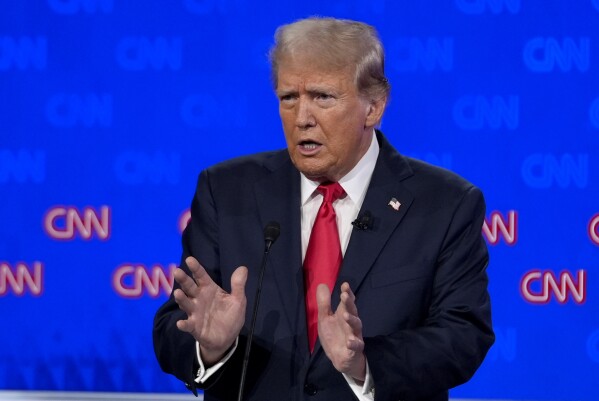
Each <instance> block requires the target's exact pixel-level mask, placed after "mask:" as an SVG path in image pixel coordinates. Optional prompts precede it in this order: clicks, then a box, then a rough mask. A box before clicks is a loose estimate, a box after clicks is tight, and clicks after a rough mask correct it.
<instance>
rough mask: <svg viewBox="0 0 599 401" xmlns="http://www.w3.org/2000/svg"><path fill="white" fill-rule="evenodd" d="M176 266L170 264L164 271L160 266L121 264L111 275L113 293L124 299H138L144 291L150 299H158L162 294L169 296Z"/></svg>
mask: <svg viewBox="0 0 599 401" xmlns="http://www.w3.org/2000/svg"><path fill="white" fill-rule="evenodd" d="M176 268H177V265H176V264H174V263H170V264H169V265H168V270H167V271H166V270H165V268H163V267H162V266H161V265H158V264H156V265H153V266H152V267H151V268H147V267H146V266H144V265H142V264H123V265H120V266H119V267H117V269H116V270H115V272H114V274H113V275H112V287H113V288H114V291H115V292H116V293H117V294H119V295H121V296H122V297H125V298H140V297H141V296H142V295H143V294H144V291H145V292H146V293H147V294H148V295H149V296H150V297H152V298H158V297H159V296H160V295H161V294H160V293H161V292H162V294H164V295H167V296H168V295H170V293H171V291H172V290H173V284H174V282H175V277H174V273H175V269H176Z"/></svg>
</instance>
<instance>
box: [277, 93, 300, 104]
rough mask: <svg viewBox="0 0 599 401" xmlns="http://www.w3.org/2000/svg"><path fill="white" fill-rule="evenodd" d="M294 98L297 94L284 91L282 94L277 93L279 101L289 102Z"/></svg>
mask: <svg viewBox="0 0 599 401" xmlns="http://www.w3.org/2000/svg"><path fill="white" fill-rule="evenodd" d="M296 98H297V96H296V95H295V94H293V93H284V94H282V95H279V101H280V102H281V103H290V102H292V101H294V100H295V99H296Z"/></svg>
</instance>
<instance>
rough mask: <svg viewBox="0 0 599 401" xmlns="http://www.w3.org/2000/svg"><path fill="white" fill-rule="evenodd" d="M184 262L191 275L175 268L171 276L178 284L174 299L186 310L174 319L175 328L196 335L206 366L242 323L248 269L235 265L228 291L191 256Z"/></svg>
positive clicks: (222, 352)
mask: <svg viewBox="0 0 599 401" xmlns="http://www.w3.org/2000/svg"><path fill="white" fill-rule="evenodd" d="M185 263H186V264H187V266H188V267H189V270H190V271H191V274H192V275H193V279H192V278H191V277H189V276H188V275H187V274H186V273H185V272H184V271H183V270H181V269H177V270H176V271H175V280H176V281H177V283H179V285H180V286H181V288H180V289H176V290H175V293H174V296H175V301H176V302H177V304H178V305H179V308H181V310H182V311H184V312H185V313H186V314H187V319H186V320H179V321H178V322H177V328H178V329H179V330H181V331H185V332H187V333H190V334H191V335H192V336H193V337H194V338H195V339H196V341H197V342H198V343H199V344H200V353H201V356H202V362H203V363H204V364H205V365H206V366H210V365H213V364H215V363H216V362H218V361H220V360H221V359H222V358H223V356H224V355H225V353H226V352H227V350H228V349H229V348H230V347H231V346H232V345H233V343H234V342H235V340H236V338H237V337H238V335H239V332H240V331H241V328H242V327H243V323H244V321H245V308H246V304H247V299H246V297H245V283H246V281H247V276H248V270H247V267H245V266H239V267H238V268H237V269H236V270H235V271H234V272H233V275H232V276H231V293H230V294H229V293H227V292H226V291H224V290H223V289H222V288H220V287H219V286H218V285H217V284H216V283H215V282H214V281H212V279H211V278H210V276H209V275H208V273H206V270H205V269H204V268H203V267H202V265H201V264H200V263H199V262H198V261H197V260H196V259H195V258H194V257H191V256H190V257H188V258H186V259H185Z"/></svg>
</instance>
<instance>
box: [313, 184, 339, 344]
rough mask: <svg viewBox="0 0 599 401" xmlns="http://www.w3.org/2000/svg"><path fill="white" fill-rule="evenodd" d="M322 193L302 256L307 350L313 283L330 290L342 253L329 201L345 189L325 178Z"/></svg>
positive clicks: (315, 315)
mask: <svg viewBox="0 0 599 401" xmlns="http://www.w3.org/2000/svg"><path fill="white" fill-rule="evenodd" d="M318 192H320V193H321V194H322V196H323V200H322V205H320V209H318V214H317V215H316V220H315V221H314V226H312V233H311V234H310V241H309V242H308V249H307V250H306V257H305V258H304V288H305V291H306V294H305V296H306V320H307V324H308V341H309V344H310V352H313V351H314V344H315V343H316V338H317V337H318V305H317V303H316V287H318V285H319V284H321V283H324V284H326V285H328V286H329V289H330V290H331V292H332V291H333V286H334V285H335V281H336V280H337V274H338V273H339V267H340V266H341V261H342V260H343V256H342V254H341V244H340V242H339V231H338V230H337V215H336V214H335V209H334V208H333V202H335V201H336V200H337V199H339V198H340V197H341V196H342V195H343V194H344V193H345V191H344V190H343V188H342V187H341V185H339V183H338V182H329V183H326V184H321V185H319V186H318Z"/></svg>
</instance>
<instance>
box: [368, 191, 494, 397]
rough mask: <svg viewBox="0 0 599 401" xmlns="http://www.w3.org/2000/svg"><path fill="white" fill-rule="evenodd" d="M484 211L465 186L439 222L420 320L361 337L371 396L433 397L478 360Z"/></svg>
mask: <svg viewBox="0 0 599 401" xmlns="http://www.w3.org/2000/svg"><path fill="white" fill-rule="evenodd" d="M484 215H485V204H484V199H483V197H482V194H481V193H480V191H479V190H478V189H477V188H474V187H470V189H468V190H467V191H466V192H465V194H464V196H463V197H462V199H461V201H460V202H459V203H458V204H457V206H456V207H455V210H454V211H453V215H452V218H451V220H450V224H449V227H444V228H443V229H446V234H445V236H444V239H443V242H442V245H441V248H440V251H439V253H438V255H437V257H436V258H435V263H436V269H435V275H434V279H433V284H432V287H433V288H432V296H431V303H430V306H429V308H428V316H427V318H426V319H425V321H424V323H423V324H422V325H420V326H419V327H416V328H413V329H406V330H401V331H398V332H395V333H392V334H391V335H385V336H383V335H381V336H375V337H370V338H365V339H364V341H365V353H366V357H367V359H368V363H369V365H370V369H371V371H372V375H373V378H374V382H375V400H377V401H379V400H394V401H397V400H402V401H410V400H421V399H431V398H435V397H436V396H440V395H442V394H446V393H447V390H448V389H449V388H452V387H455V386H457V385H459V384H462V383H464V382H466V381H467V380H468V379H470V377H471V376H472V375H473V374H474V372H475V371H476V369H477V368H478V367H479V366H480V364H481V363H482V361H483V359H484V357H485V355H486V353H487V351H488V349H489V348H490V346H491V345H492V344H493V342H494V335H493V330H492V325H491V306H490V300H489V294H488V292H487V281H488V280H487V275H486V271H485V270H486V267H487V264H488V261H489V258H488V253H487V247H486V244H485V242H484V239H483V238H482V235H481V228H482V224H483V220H484ZM445 397H446V395H445Z"/></svg>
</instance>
